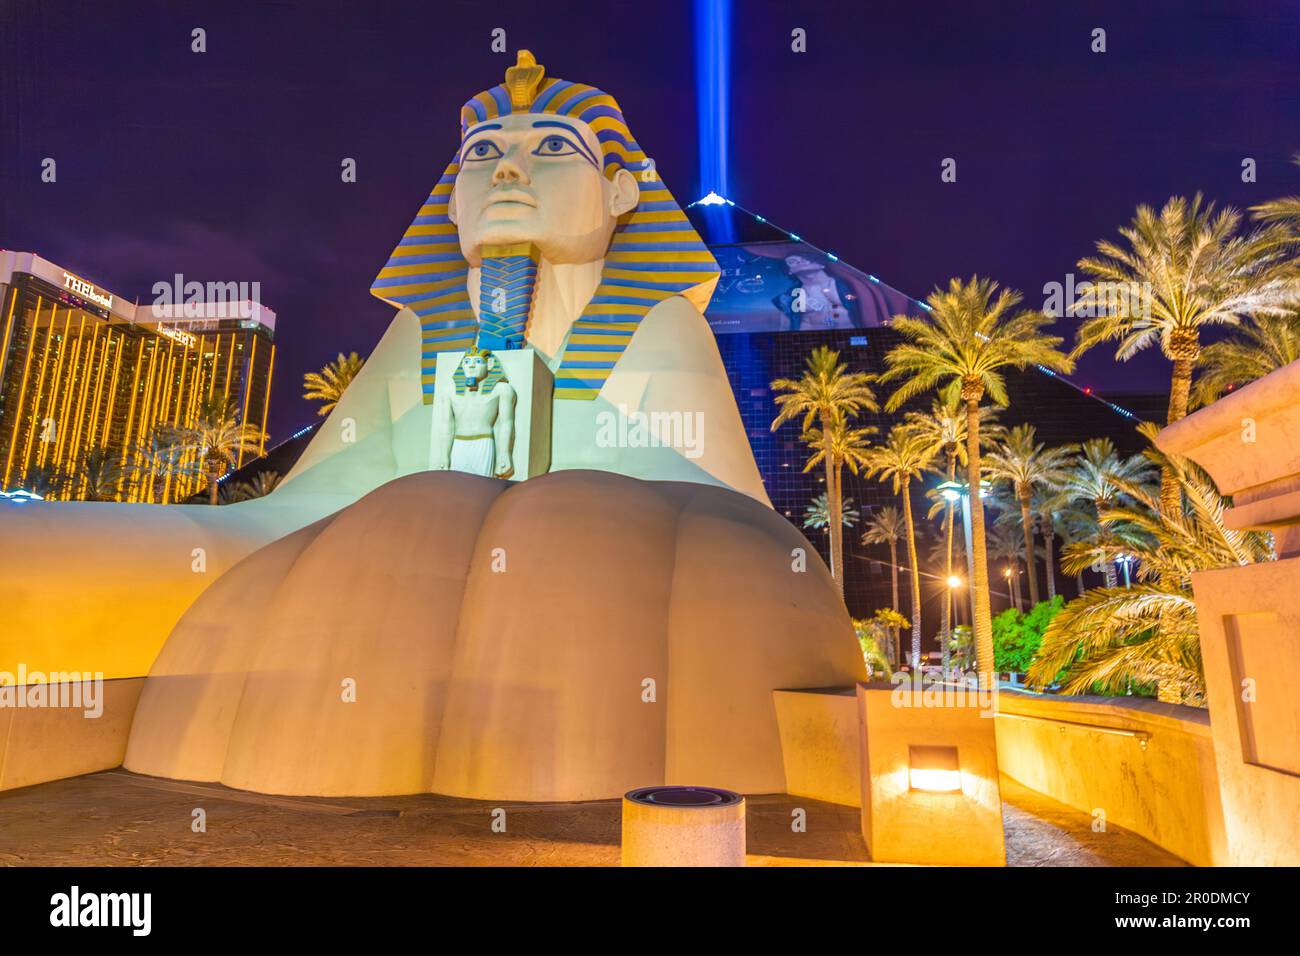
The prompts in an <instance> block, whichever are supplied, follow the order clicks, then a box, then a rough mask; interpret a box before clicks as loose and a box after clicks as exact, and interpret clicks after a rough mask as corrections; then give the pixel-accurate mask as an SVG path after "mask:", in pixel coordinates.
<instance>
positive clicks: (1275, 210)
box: [1250, 153, 1300, 233]
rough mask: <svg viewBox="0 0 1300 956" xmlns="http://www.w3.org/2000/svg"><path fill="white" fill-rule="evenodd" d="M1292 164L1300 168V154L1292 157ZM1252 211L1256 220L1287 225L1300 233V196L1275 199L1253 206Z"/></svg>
mask: <svg viewBox="0 0 1300 956" xmlns="http://www.w3.org/2000/svg"><path fill="white" fill-rule="evenodd" d="M1291 162H1293V163H1295V164H1296V165H1297V166H1300V153H1296V154H1295V155H1294V156H1292V157H1291ZM1250 211H1251V212H1252V213H1254V214H1255V218H1256V219H1261V220H1263V221H1264V222H1278V223H1283V224H1287V225H1290V226H1291V227H1292V228H1293V229H1294V230H1295V231H1296V232H1297V233H1300V196H1286V197H1284V198H1282V199H1273V200H1270V201H1269V202H1266V203H1261V204H1260V205H1258V206H1251V207H1250Z"/></svg>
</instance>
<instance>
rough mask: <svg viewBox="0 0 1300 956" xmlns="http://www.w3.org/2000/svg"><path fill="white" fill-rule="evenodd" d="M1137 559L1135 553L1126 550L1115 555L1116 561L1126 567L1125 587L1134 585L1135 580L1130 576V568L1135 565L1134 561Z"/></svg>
mask: <svg viewBox="0 0 1300 956" xmlns="http://www.w3.org/2000/svg"><path fill="white" fill-rule="evenodd" d="M1136 560H1137V558H1136V557H1135V556H1134V555H1131V554H1128V553H1126V552H1120V553H1119V554H1117V555H1115V563H1116V564H1118V565H1119V566H1120V567H1121V568H1123V569H1124V587H1126V588H1128V587H1132V585H1133V581H1132V579H1131V578H1130V576H1129V568H1131V567H1132V566H1133V562H1134V561H1136Z"/></svg>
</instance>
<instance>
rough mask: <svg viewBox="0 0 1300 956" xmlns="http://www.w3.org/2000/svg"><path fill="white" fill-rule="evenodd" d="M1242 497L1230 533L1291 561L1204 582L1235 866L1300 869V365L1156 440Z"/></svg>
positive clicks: (1202, 607) (1205, 574)
mask: <svg viewBox="0 0 1300 956" xmlns="http://www.w3.org/2000/svg"><path fill="white" fill-rule="evenodd" d="M1156 441H1157V444H1159V446H1160V447H1161V448H1162V449H1164V450H1165V451H1167V452H1170V453H1173V454H1179V455H1186V456H1187V457H1189V458H1191V459H1192V460H1193V461H1195V462H1196V463H1197V464H1199V465H1200V466H1201V467H1203V468H1204V469H1205V470H1206V471H1208V472H1209V473H1210V476H1211V477H1212V478H1213V479H1214V481H1215V484H1216V485H1218V488H1219V491H1220V492H1222V493H1223V494H1224V495H1230V496H1231V499H1232V507H1231V508H1229V509H1228V510H1227V511H1226V512H1224V516H1223V517H1224V523H1225V524H1226V525H1227V526H1228V527H1229V528H1237V529H1247V528H1251V529H1256V530H1261V531H1270V532H1272V534H1273V541H1274V544H1275V546H1276V550H1277V556H1278V558H1279V560H1277V561H1269V562H1265V563H1262V564H1254V565H1249V566H1246V567H1230V568H1221V569H1218V570H1214V571H1202V572H1200V573H1199V574H1194V575H1192V590H1193V591H1194V592H1195V596H1196V614H1197V625H1198V627H1199V628H1200V632H1201V657H1202V660H1203V662H1204V665H1205V688H1206V696H1207V697H1208V699H1209V705H1210V715H1211V716H1212V718H1213V729H1214V748H1215V759H1216V761H1217V764H1218V769H1219V787H1220V794H1221V796H1222V799H1223V812H1224V819H1225V821H1226V825H1227V838H1228V861H1227V862H1229V863H1231V864H1233V865H1237V866H1300V692H1298V691H1297V686H1300V664H1298V663H1297V662H1298V661H1300V362H1292V363H1291V364H1290V365H1285V366H1283V367H1282V368H1280V369H1278V370H1277V371H1275V372H1273V373H1271V374H1269V375H1265V376H1264V377H1263V378H1261V379H1259V380H1258V381H1255V382H1251V383H1250V384H1249V385H1247V386H1246V387H1245V388H1243V389H1241V390H1240V391H1237V392H1234V393H1233V394H1231V395H1229V396H1227V397H1225V398H1222V399H1220V400H1219V401H1217V402H1215V403H1214V404H1213V405H1210V406H1209V407H1207V408H1203V409H1201V410H1200V411H1198V412H1196V413H1195V414H1194V415H1189V416H1187V417H1186V418H1184V419H1183V420H1182V421H1179V422H1177V423H1175V424H1173V425H1171V426H1169V427H1168V428H1166V429H1165V430H1164V431H1162V432H1161V433H1160V434H1159V436H1158V437H1157V439H1156Z"/></svg>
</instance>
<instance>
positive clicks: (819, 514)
mask: <svg viewBox="0 0 1300 956" xmlns="http://www.w3.org/2000/svg"><path fill="white" fill-rule="evenodd" d="M860 517H862V515H861V514H860V513H859V511H858V509H857V508H856V507H854V504H853V499H852V498H850V497H847V496H846V497H845V498H844V501H843V502H842V503H841V504H840V524H842V525H844V527H846V528H852V527H853V526H854V525H855V524H857V523H858V518H860ZM830 523H831V515H830V504H829V502H827V500H826V492H824V491H823V492H822V493H821V494H820V495H818V496H817V497H816V498H814V499H813V500H812V501H810V502H808V508H807V509H806V510H805V511H804V513H803V526H804V527H805V528H817V529H818V530H820V529H822V528H825V527H826V526H827V525H828V524H830Z"/></svg>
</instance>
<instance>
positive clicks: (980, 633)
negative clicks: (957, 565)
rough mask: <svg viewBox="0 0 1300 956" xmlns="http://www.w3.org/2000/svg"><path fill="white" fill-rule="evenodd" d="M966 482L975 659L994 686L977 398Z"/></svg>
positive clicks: (969, 409) (972, 404)
mask: <svg viewBox="0 0 1300 956" xmlns="http://www.w3.org/2000/svg"><path fill="white" fill-rule="evenodd" d="M966 452H967V454H966V459H967V460H966V480H967V482H968V483H969V485H970V496H969V497H970V528H971V531H970V536H971V540H970V548H971V556H972V558H973V559H974V563H975V580H973V581H971V582H970V586H971V588H972V589H973V590H972V592H971V593H972V594H973V595H974V605H975V620H974V621H972V622H971V632H972V633H973V634H974V637H975V660H976V662H977V666H978V667H979V671H980V674H981V675H982V676H983V679H984V680H987V681H988V682H989V686H993V685H994V684H995V682H996V673H995V671H994V670H993V614H992V611H991V609H990V607H989V566H988V545H987V542H986V541H985V539H984V502H983V500H982V499H981V498H980V415H979V401H978V399H974V398H968V399H967V400H966Z"/></svg>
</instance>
